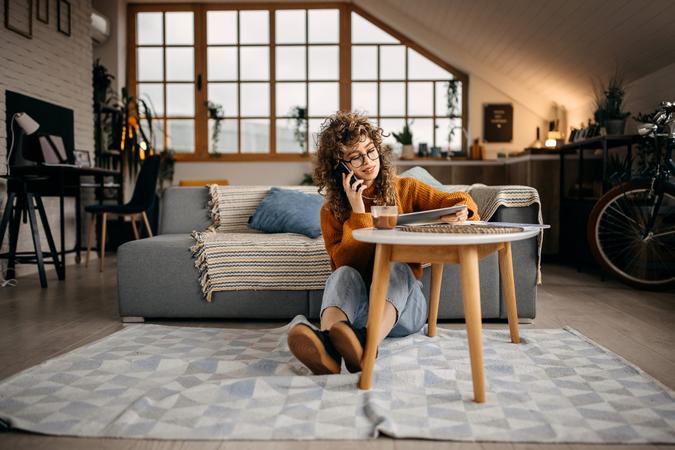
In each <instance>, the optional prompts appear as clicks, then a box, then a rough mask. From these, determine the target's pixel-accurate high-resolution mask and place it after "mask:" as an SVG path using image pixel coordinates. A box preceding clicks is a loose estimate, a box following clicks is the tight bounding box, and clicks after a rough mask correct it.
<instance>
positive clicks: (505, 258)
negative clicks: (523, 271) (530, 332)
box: [499, 242, 520, 344]
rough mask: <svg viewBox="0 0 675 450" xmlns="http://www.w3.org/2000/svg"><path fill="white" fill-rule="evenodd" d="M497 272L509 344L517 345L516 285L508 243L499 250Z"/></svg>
mask: <svg viewBox="0 0 675 450" xmlns="http://www.w3.org/2000/svg"><path fill="white" fill-rule="evenodd" d="M499 272H500V273H499V274H500V278H501V280H502V290H503V292H504V303H505V304H506V314H507V316H508V318H509V330H510V331H511V342H513V343H514V344H518V343H520V334H519V332H518V308H517V307H516V284H515V282H514V280H513V258H512V256H511V243H510V242H505V243H504V247H502V249H501V250H499Z"/></svg>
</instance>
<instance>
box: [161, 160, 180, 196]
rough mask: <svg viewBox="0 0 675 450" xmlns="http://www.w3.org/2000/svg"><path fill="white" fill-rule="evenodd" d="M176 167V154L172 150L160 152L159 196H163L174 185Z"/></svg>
mask: <svg viewBox="0 0 675 450" xmlns="http://www.w3.org/2000/svg"><path fill="white" fill-rule="evenodd" d="M175 166H176V158H175V152H174V151H173V150H171V149H164V150H162V151H161V152H159V177H158V182H157V183H158V184H159V194H160V195H163V194H164V191H165V190H166V188H168V187H169V186H171V183H173V174H174V169H175Z"/></svg>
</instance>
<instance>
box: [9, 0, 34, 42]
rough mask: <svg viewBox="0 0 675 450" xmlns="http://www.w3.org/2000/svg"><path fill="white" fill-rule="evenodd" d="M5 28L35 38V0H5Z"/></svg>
mask: <svg viewBox="0 0 675 450" xmlns="http://www.w3.org/2000/svg"><path fill="white" fill-rule="evenodd" d="M5 28H7V29H8V30H10V31H13V32H15V33H17V34H20V35H21V36H23V37H25V38H28V39H33V0H5Z"/></svg>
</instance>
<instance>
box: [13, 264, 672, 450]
mask: <svg viewBox="0 0 675 450" xmlns="http://www.w3.org/2000/svg"><path fill="white" fill-rule="evenodd" d="M94 262H96V261H95V260H94ZM115 262H116V261H115V258H114V256H113V257H110V258H106V271H105V272H104V273H103V274H100V273H99V272H98V270H97V267H96V266H97V265H96V264H93V265H91V266H90V267H89V268H88V269H85V268H84V265H82V266H75V265H72V266H69V267H68V269H69V272H68V279H67V281H65V282H59V281H58V280H57V279H56V275H55V274H54V273H53V271H52V272H51V273H49V274H48V281H49V288H48V289H40V287H39V282H38V279H37V275H31V276H26V277H24V278H19V280H18V286H17V287H14V288H0V378H5V377H7V376H9V375H11V374H14V373H16V372H19V371H21V370H23V369H26V368H28V367H31V366H33V365H35V364H38V363H40V362H42V361H45V360H47V359H49V358H52V357H54V356H56V355H58V354H61V353H64V352H67V351H70V350H73V349H75V348H77V347H80V346H82V345H84V344H86V343H89V342H92V341H95V340H97V339H100V338H102V337H104V336H107V335H109V334H111V333H113V332H115V331H117V330H119V329H120V328H122V326H121V324H120V321H119V316H118V313H117V300H116V299H117V280H116V278H115V277H116V269H115ZM543 280H544V284H543V285H542V286H540V287H539V291H538V300H537V318H536V319H535V321H534V323H533V324H531V325H522V327H523V328H560V327H563V326H571V327H574V328H576V329H577V330H579V331H581V332H582V333H583V334H585V335H586V336H588V337H590V338H592V339H593V340H595V341H596V342H598V343H600V344H601V345H604V346H605V347H607V348H609V349H610V350H612V351H614V352H616V353H618V354H619V355H621V356H623V357H624V358H626V359H627V360H629V361H631V362H633V363H634V364H636V365H638V366H639V367H641V368H642V369H644V370H645V371H646V372H647V373H649V374H651V375H652V376H654V377H655V378H656V379H658V380H660V381H661V382H663V383H664V384H666V385H667V386H669V387H670V388H671V389H675V294H674V293H673V292H670V293H651V292H641V291H636V290H633V289H631V288H627V287H625V286H623V285H621V284H619V283H616V282H612V281H606V282H601V281H600V279H599V278H598V277H597V276H596V275H589V274H584V273H577V271H576V270H575V269H573V268H569V267H564V266H558V265H545V266H544V269H543ZM161 323H164V324H166V323H169V322H161ZM170 323H179V324H180V325H183V326H185V325H189V326H197V325H199V326H218V327H239V328H242V327H243V328H250V327H273V326H279V325H281V324H282V323H281V322H226V321H210V322H170ZM440 326H443V327H447V328H463V324H457V323H453V324H441V325H440ZM486 327H489V328H502V327H506V325H505V324H487V325H486ZM10 448H11V449H33V448H50V449H52V448H54V449H91V448H96V449H97V450H103V449H156V450H164V449H167V450H168V449H247V448H251V449H253V448H256V449H257V448H261V449H277V450H279V449H293V450H302V449H322V450H323V449H325V450H328V449H373V450H374V449H378V450H379V449H398V450H403V449H411V450H413V449H414V450H426V449H440V448H443V449H502V448H506V449H539V448H549V449H561V450H563V449H564V450H568V449H601V450H606V449H627V448H649V449H656V448H658V449H661V448H671V449H673V448H675V446H655V445H643V446H626V445H603V446H597V445H568V444H560V445H538V444H536V445H535V444H530V445H526V444H496V443H457V442H433V441H416V440H393V439H388V438H382V439H377V440H374V441H351V442H349V441H338V442H335V441H312V442H295V441H280V442H241V441H239V442H218V441H207V442H200V441H158V440H132V439H85V438H62V437H51V436H38V435H32V434H28V433H20V432H9V433H0V449H10Z"/></svg>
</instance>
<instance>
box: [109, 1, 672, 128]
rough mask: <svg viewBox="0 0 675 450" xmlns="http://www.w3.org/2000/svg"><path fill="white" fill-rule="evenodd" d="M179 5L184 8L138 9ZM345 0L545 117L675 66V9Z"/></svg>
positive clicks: (643, 4) (654, 4)
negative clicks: (603, 86) (612, 81)
mask: <svg viewBox="0 0 675 450" xmlns="http://www.w3.org/2000/svg"><path fill="white" fill-rule="evenodd" d="M121 1H128V2H129V3H131V2H132V1H130V0H121ZM172 1H182V2H183V3H185V2H186V0H134V1H133V2H134V3H157V2H172ZM252 1H253V2H256V1H257V0H252ZM294 1H295V0H282V2H283V3H285V4H288V3H293V2H294ZM320 1H321V0H320ZM345 1H348V2H349V3H353V4H355V5H357V6H358V7H360V8H362V9H363V10H365V11H366V12H368V13H370V14H371V15H373V16H375V17H377V18H379V19H380V20H381V21H383V22H386V23H387V24H389V25H390V26H392V27H393V28H394V29H396V30H398V31H400V32H401V33H402V34H404V35H405V36H407V37H408V38H410V39H412V40H413V41H415V42H416V43H418V44H419V45H421V46H423V47H425V48H426V49H427V50H429V51H431V52H432V53H435V54H436V55H437V56H438V57H440V58H442V59H443V60H445V61H447V62H448V63H450V64H451V65H452V66H454V67H457V68H458V69H460V70H463V71H464V72H467V73H468V74H469V75H470V76H478V77H480V78H481V79H483V80H485V81H487V82H488V83H490V84H491V85H493V86H494V87H496V88H497V89H499V90H501V91H502V92H504V93H505V94H507V95H509V96H511V97H513V98H514V99H515V100H517V101H519V102H520V103H522V104H523V105H524V106H526V107H528V108H529V109H531V110H532V111H533V112H534V113H536V114H538V115H539V116H541V117H543V118H545V117H547V116H548V115H549V114H550V108H551V104H552V103H553V102H555V103H557V104H560V105H563V106H564V107H565V108H566V109H567V110H570V109H574V108H579V107H582V106H585V105H587V104H588V103H589V101H590V100H592V96H593V80H600V79H604V80H606V79H607V78H608V77H609V76H610V75H611V74H612V73H614V71H615V70H616V69H617V68H618V69H619V70H620V72H621V73H622V75H623V79H624V81H625V82H626V84H629V83H631V82H633V81H635V80H639V79H640V78H643V77H645V76H647V75H649V74H651V73H654V72H656V71H658V70H659V69H661V68H664V67H666V66H669V65H671V64H673V63H675V0H345ZM188 2H190V3H198V2H205V3H212V2H222V0H199V1H198V0H188ZM248 2H249V0H239V3H248Z"/></svg>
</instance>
